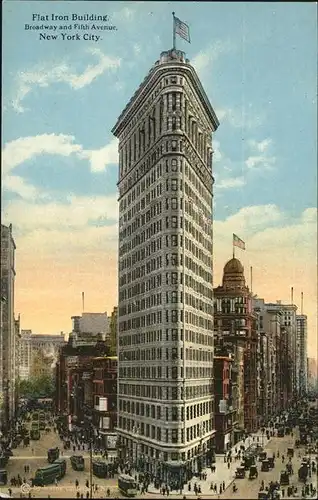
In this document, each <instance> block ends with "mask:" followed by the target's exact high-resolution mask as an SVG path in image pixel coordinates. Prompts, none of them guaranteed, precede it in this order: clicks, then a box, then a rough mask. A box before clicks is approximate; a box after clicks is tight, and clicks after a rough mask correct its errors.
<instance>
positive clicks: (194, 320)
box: [118, 306, 213, 332]
mask: <svg viewBox="0 0 318 500" xmlns="http://www.w3.org/2000/svg"><path fill="white" fill-rule="evenodd" d="M124 307H125V306H122V307H120V308H119V316H122V311H124V310H125V309H124ZM165 321H166V323H169V322H170V323H179V322H180V323H183V322H185V323H188V324H189V325H193V326H197V327H200V328H204V329H205V330H208V331H212V330H213V322H212V319H207V318H206V317H205V316H203V315H201V314H200V313H199V311H196V313H193V312H190V311H185V312H184V311H183V310H182V309H180V310H178V309H173V310H168V311H166V317H165ZM160 323H162V311H157V312H153V313H149V314H146V315H143V316H136V317H134V318H129V319H127V320H121V321H119V325H118V331H119V332H125V331H128V330H131V329H135V328H142V327H145V326H152V325H158V324H160Z"/></svg>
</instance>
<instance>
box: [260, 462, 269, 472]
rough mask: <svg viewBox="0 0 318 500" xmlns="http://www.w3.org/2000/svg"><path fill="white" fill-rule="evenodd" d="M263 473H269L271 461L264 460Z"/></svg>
mask: <svg viewBox="0 0 318 500" xmlns="http://www.w3.org/2000/svg"><path fill="white" fill-rule="evenodd" d="M261 471H262V472H268V471H269V461H268V460H263V461H262V466H261Z"/></svg>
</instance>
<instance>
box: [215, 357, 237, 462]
mask: <svg viewBox="0 0 318 500" xmlns="http://www.w3.org/2000/svg"><path fill="white" fill-rule="evenodd" d="M232 362H233V358H232V355H231V354H230V353H228V352H227V350H226V349H224V348H223V349H222V348H216V356H214V397H215V429H216V436H215V449H216V453H225V452H227V451H228V450H229V449H230V447H231V446H232V444H233V443H234V442H235V441H234V428H233V417H234V408H233V399H232Z"/></svg>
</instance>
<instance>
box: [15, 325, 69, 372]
mask: <svg viewBox="0 0 318 500" xmlns="http://www.w3.org/2000/svg"><path fill="white" fill-rule="evenodd" d="M64 343H65V337H64V333H63V332H61V333H60V335H45V334H34V333H32V330H21V338H20V342H19V359H20V363H19V377H20V380H27V379H29V378H30V377H41V376H43V375H47V374H52V373H53V368H54V366H55V363H56V361H57V359H58V353H59V350H60V348H61V347H62V346H63V345H64Z"/></svg>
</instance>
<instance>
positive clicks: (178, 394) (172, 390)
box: [118, 381, 214, 401]
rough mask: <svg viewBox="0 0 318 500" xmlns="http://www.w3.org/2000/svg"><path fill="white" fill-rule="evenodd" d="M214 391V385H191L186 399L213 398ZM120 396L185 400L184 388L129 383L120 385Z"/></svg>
mask: <svg viewBox="0 0 318 500" xmlns="http://www.w3.org/2000/svg"><path fill="white" fill-rule="evenodd" d="M213 391H214V386H213V383H212V382H211V383H209V384H200V385H190V386H186V388H185V398H186V399H199V398H203V397H206V396H211V395H212V394H213ZM118 394H119V395H120V394H122V395H124V396H128V397H141V398H148V399H160V400H161V399H166V400H169V401H177V400H179V399H184V390H183V387H175V386H174V387H162V386H156V385H151V386H150V385H146V384H142V385H135V384H129V383H123V382H121V381H120V383H119V393H118Z"/></svg>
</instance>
